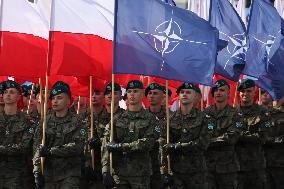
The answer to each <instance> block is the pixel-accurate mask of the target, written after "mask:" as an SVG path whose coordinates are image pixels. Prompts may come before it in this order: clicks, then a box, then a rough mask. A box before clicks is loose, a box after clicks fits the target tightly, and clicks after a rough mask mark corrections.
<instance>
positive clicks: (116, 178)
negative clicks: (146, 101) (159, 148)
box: [102, 80, 159, 189]
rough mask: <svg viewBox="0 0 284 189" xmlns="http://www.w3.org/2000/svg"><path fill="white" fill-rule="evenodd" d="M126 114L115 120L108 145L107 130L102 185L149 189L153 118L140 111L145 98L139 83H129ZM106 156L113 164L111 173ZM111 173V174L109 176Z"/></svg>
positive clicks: (108, 133)
mask: <svg viewBox="0 0 284 189" xmlns="http://www.w3.org/2000/svg"><path fill="white" fill-rule="evenodd" d="M126 91H127V98H128V102H129V106H128V110H127V111H125V112H123V113H122V114H120V115H119V116H117V117H116V118H115V119H114V122H113V124H114V133H113V134H114V139H113V141H112V142H109V141H110V134H111V133H110V128H109V125H108V126H107V128H106V131H105V136H104V140H103V152H104V153H103V154H102V172H103V179H104V184H105V185H106V186H107V187H111V186H112V185H113V184H114V186H115V188H126V189H138V188H139V189H149V188H150V176H151V173H152V170H151V169H152V167H151V158H150V151H151V150H152V148H153V146H154V144H155V138H156V137H155V136H154V135H155V128H156V129H158V128H159V127H158V125H157V123H156V119H155V117H154V116H153V115H152V114H150V113H149V112H147V111H146V110H144V109H143V107H142V99H143V96H144V92H143V84H142V83H141V81H138V80H133V81H130V82H128V84H127V87H126ZM109 152H111V153H112V157H113V162H112V168H113V170H110V162H109ZM110 171H112V172H113V174H112V176H111V175H110Z"/></svg>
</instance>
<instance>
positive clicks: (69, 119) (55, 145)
mask: <svg viewBox="0 0 284 189" xmlns="http://www.w3.org/2000/svg"><path fill="white" fill-rule="evenodd" d="M70 97H71V92H70V88H69V86H68V85H67V84H66V83H64V82H61V81H58V82H56V83H55V84H54V86H53V87H52V90H51V94H50V99H51V102H52V109H53V112H52V113H50V114H48V116H47V127H46V130H45V132H46V141H45V145H40V143H41V140H42V128H41V127H38V128H37V131H36V141H35V145H36V146H38V148H37V151H36V152H35V156H34V176H35V183H36V186H37V188H46V189H65V188H66V189H78V188H79V182H80V177H81V176H82V175H81V171H82V168H83V161H82V160H83V152H84V145H85V142H86V137H87V130H86V128H85V127H83V124H82V121H81V120H80V119H79V118H78V117H77V116H76V114H74V113H72V112H71V111H70V110H69V109H68V104H69V103H70ZM41 157H45V163H44V170H41V161H40V159H41ZM42 171H43V173H44V177H43V175H42V174H41V172H42ZM44 181H45V183H44ZM44 184H45V185H44ZM43 186H44V187H43Z"/></svg>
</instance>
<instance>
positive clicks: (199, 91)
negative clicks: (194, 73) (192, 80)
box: [193, 85, 201, 94]
mask: <svg viewBox="0 0 284 189" xmlns="http://www.w3.org/2000/svg"><path fill="white" fill-rule="evenodd" d="M193 87H194V88H195V89H194V90H195V92H197V93H198V94H201V90H200V88H199V87H198V86H195V85H193Z"/></svg>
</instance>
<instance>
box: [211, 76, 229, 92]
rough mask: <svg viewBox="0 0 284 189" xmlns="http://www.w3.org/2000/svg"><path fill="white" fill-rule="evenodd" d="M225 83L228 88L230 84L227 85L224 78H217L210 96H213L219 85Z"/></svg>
mask: <svg viewBox="0 0 284 189" xmlns="http://www.w3.org/2000/svg"><path fill="white" fill-rule="evenodd" d="M225 85H227V86H228V87H229V89H230V85H229V83H228V82H227V81H226V80H224V79H219V80H217V81H216V83H215V85H214V86H213V87H212V91H211V93H212V96H214V93H215V91H216V90H217V89H219V88H220V87H223V86H225Z"/></svg>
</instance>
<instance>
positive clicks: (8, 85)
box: [5, 80, 21, 92]
mask: <svg viewBox="0 0 284 189" xmlns="http://www.w3.org/2000/svg"><path fill="white" fill-rule="evenodd" d="M10 88H15V89H17V90H18V91H19V92H21V86H20V85H19V84H18V83H17V82H15V81H12V80H7V81H5V90H6V89H10Z"/></svg>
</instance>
